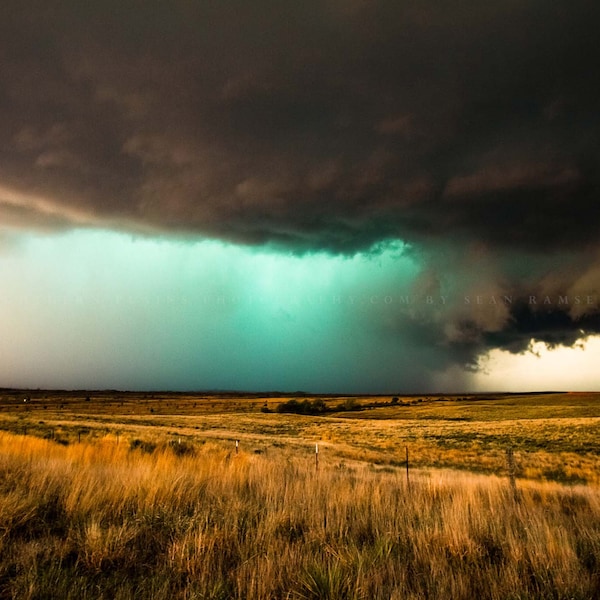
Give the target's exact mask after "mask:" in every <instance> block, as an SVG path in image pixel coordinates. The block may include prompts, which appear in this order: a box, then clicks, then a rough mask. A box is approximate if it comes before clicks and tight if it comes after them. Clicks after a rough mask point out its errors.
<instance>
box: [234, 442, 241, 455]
mask: <svg viewBox="0 0 600 600" xmlns="http://www.w3.org/2000/svg"><path fill="white" fill-rule="evenodd" d="M239 451H240V440H235V453H236V454H238V452H239Z"/></svg>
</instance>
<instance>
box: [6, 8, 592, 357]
mask: <svg viewBox="0 0 600 600" xmlns="http://www.w3.org/2000/svg"><path fill="white" fill-rule="evenodd" d="M0 11H1V16H2V19H0V59H1V70H0V135H1V136H2V139H1V142H2V143H1V145H0V217H1V218H2V219H3V220H4V221H5V222H9V223H11V224H13V225H14V226H19V227H27V226H35V227H39V226H44V227H64V226H68V224H69V223H72V224H73V225H74V226H82V225H94V224H98V225H103V226H106V225H108V226H111V225H112V226H115V227H120V228H129V229H135V230H141V231H148V232H156V233H161V232H174V233H185V234H196V233H197V234H199V235H201V236H208V237H215V238H221V239H225V240H231V241H235V242H241V243H246V244H251V245H260V244H273V245H275V246H279V247H284V248H288V249H292V250H296V251H312V250H327V251H332V252H343V253H352V252H355V251H358V250H366V249H368V248H369V247H371V246H372V245H373V244H376V243H378V242H381V241H383V240H386V239H394V238H401V239H403V240H405V241H408V242H409V243H411V244H413V246H414V247H415V248H418V249H421V250H423V251H424V252H426V254H427V256H428V257H429V265H430V267H431V268H433V269H436V264H437V261H439V260H440V254H439V252H436V249H437V248H439V245H440V240H441V239H445V240H446V241H445V242H444V243H445V244H446V245H447V244H448V242H447V239H448V238H449V237H451V238H452V239H451V243H450V245H454V247H455V248H456V247H460V248H462V249H464V250H465V252H466V251H468V250H469V249H470V248H472V247H473V245H474V244H475V245H479V247H483V248H486V251H487V252H490V253H491V255H492V256H502V255H503V254H504V253H506V252H512V253H515V252H516V253H522V256H525V257H527V259H526V260H529V259H531V261H532V263H531V264H532V265H533V266H531V267H530V268H529V274H528V276H529V278H530V281H531V282H532V285H538V283H539V282H541V281H542V280H543V278H544V276H545V275H546V271H544V270H539V269H536V268H535V258H534V257H535V256H536V255H539V254H547V253H554V254H557V253H560V252H568V253H570V256H571V257H574V258H573V260H574V262H575V263H577V258H578V257H579V258H580V259H581V262H582V263H583V264H585V265H587V266H588V267H589V268H591V266H590V264H591V263H590V259H589V252H590V250H591V249H592V248H595V247H596V245H597V238H598V233H599V225H600V203H599V202H598V192H599V190H600V182H599V175H598V173H599V172H600V170H599V166H600V165H599V153H598V139H599V135H600V123H599V118H600V117H599V113H598V106H599V100H600V91H599V88H598V83H597V78H596V77H595V76H594V74H595V72H596V70H597V59H596V56H597V45H598V43H597V31H596V24H597V23H598V22H599V17H600V7H599V5H598V4H597V3H592V2H589V1H580V2H577V1H576V2H570V3H568V4H567V3H563V2H545V1H544V2H542V1H534V0H525V1H512V0H501V1H499V2H492V3H482V2H475V1H468V2H446V1H439V2H435V3H423V2H416V1H414V2H397V1H391V0H390V1H385V0H379V1H374V2H365V1H363V0H346V1H343V0H325V1H319V2H310V1H309V2H282V1H277V2H275V1H267V0H258V1H256V2H251V3H249V2H245V1H244V2H242V1H238V2H236V1H227V0H223V1H219V2H216V1H215V2H212V1H207V2H187V1H186V2H184V1H183V0H181V1H178V0H173V1H171V2H134V3H124V4H123V3H120V2H119V3H117V2H108V1H105V2H94V3H80V2H56V3H41V2H39V3H38V2H32V1H29V2H18V3H17V2H6V3H3V5H2V8H1V9H0ZM425 249H427V250H425ZM458 254H460V253H458ZM532 257H533V258H532ZM464 262H465V259H464V257H461V256H458V255H457V257H456V259H455V262H454V264H450V265H448V268H450V269H453V268H455V269H456V270H457V273H459V274H460V273H462V272H463V267H464ZM491 263H493V264H497V265H500V264H501V261H500V260H499V261H494V260H491ZM495 275H496V279H495V280H494V281H496V283H497V282H498V281H501V282H502V285H503V286H505V287H508V288H510V286H511V285H517V283H518V282H516V281H515V280H514V279H511V274H510V272H508V271H507V270H506V269H503V268H501V267H500V266H498V267H497V268H496V269H495ZM592 279H593V280H590V281H588V282H587V283H588V287H590V286H591V287H592V288H594V286H596V285H597V284H598V281H597V280H596V279H594V278H592ZM574 283H575V280H574V275H573V273H572V272H567V273H565V275H564V278H563V279H562V280H561V281H560V282H558V283H557V286H558V288H561V287H562V288H566V287H570V286H572V285H573V284H574ZM519 285H520V284H519ZM561 314H562V315H563V317H564V319H566V320H563V321H560V319H559V321H560V323H562V325H561V326H560V327H562V330H563V331H564V332H565V333H564V336H565V337H564V338H563V339H564V340H565V342H567V343H568V342H570V340H571V337H570V335H571V334H570V333H569V332H572V331H576V328H577V325H576V324H575V322H574V321H573V320H572V319H570V320H569V317H568V313H567V312H566V311H565V310H562V312H561ZM457 319H458V317H457ZM460 319H462V316H461V317H460ZM460 319H458V320H457V321H456V323H455V325H456V327H455V329H457V328H458V329H460V327H459V326H458V324H459V323H461V322H463V321H461V320H460ZM522 321H523V322H525V321H527V317H526V316H523V315H517V314H512V315H506V316H505V321H504V322H503V324H502V327H500V330H501V331H503V332H505V333H506V336H505V337H506V339H508V338H510V339H512V337H516V338H519V339H522V340H526V337H527V336H528V335H530V334H532V335H533V334H536V335H537V334H539V335H540V336H541V337H544V334H543V332H542V330H543V331H546V329H545V328H544V327H541V328H540V327H538V328H537V329H536V328H535V327H534V328H533V329H531V328H530V327H528V326H525V325H521V324H520V323H521V322H522ZM515 323H517V324H516V325H515ZM472 326H473V327H475V329H476V331H478V332H479V333H478V340H479V341H480V342H481V343H482V344H483V345H484V346H485V345H486V344H489V345H490V346H494V345H508V346H510V347H520V346H519V344H518V343H516V342H514V340H513V341H510V340H509V341H505V337H503V336H502V335H501V334H500V333H498V334H497V335H496V334H494V335H490V334H489V332H487V330H486V326H484V325H482V324H481V323H479V324H475V325H472ZM494 327H497V324H495V325H494ZM504 327H506V328H507V329H504ZM560 327H559V329H560ZM550 329H552V328H550ZM592 329H595V325H594V326H593V327H592ZM553 335H554V334H553ZM511 336H512V337H511ZM559 337H560V336H559ZM482 340H483V341H482ZM515 344H516V345H515ZM470 347H472V348H475V345H474V344H472V345H471V346H470Z"/></svg>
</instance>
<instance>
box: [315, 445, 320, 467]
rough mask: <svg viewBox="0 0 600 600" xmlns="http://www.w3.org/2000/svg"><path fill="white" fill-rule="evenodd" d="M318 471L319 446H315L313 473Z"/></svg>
mask: <svg viewBox="0 0 600 600" xmlns="http://www.w3.org/2000/svg"><path fill="white" fill-rule="evenodd" d="M318 470H319V444H315V471H318Z"/></svg>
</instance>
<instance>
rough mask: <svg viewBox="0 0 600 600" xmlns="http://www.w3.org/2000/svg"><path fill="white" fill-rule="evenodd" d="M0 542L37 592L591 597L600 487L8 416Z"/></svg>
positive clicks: (12, 571)
mask: <svg viewBox="0 0 600 600" xmlns="http://www.w3.org/2000/svg"><path fill="white" fill-rule="evenodd" d="M146 450H149V448H146ZM0 553H1V561H0V597H2V598H15V599H17V598H18V599H24V600H27V599H41V598H64V599H75V598H77V599H79V598H90V599H92V598H93V599H103V598H106V599H109V598H110V599H111V600H112V599H126V598H127V599H133V598H136V599H146V598H152V599H156V600H160V599H163V598H165V599H166V598H169V599H177V598H181V599H191V598H197V599H200V598H202V599H213V600H217V599H221V600H225V599H229V598H232V599H233V598H235V599H240V600H242V599H243V600H259V599H260V600H275V599H285V598H287V599H294V598H295V599H301V598H305V599H311V598H314V599H317V598H323V599H324V598H329V599H331V600H335V599H339V600H341V599H344V600H345V599H365V600H371V599H373V600H379V599H382V600H383V599H386V600H388V599H391V598H394V599H397V600H399V599H415V600H416V599H424V598H436V599H437V598H448V599H465V600H467V599H468V600H471V599H473V598H478V599H488V598H489V599H498V600H500V599H511V598H512V599H514V600H516V599H533V598H539V599H542V598H557V599H558V598H565V599H566V598H575V599H578V600H582V599H584V598H596V597H598V593H599V591H600V491H599V490H598V488H596V487H594V486H585V487H583V486H579V487H569V488H567V487H563V486H561V485H559V484H556V483H543V482H534V481H523V480H519V482H518V495H517V496H516V497H515V496H514V494H513V491H512V489H511V487H510V486H509V485H508V482H507V481H506V479H505V478H499V477H495V476H483V475H469V474H465V473H462V474H458V473H456V472H451V471H420V472H419V471H413V472H412V474H411V480H410V485H407V482H406V479H405V473H404V471H403V470H402V469H395V468H393V467H386V468H374V467H373V466H371V465H368V464H365V463H354V462H351V461H342V460H337V459H336V460H335V461H333V460H331V459H327V458H324V459H323V460H322V462H321V465H320V469H319V471H318V472H316V471H315V466H314V459H313V457H312V456H310V455H308V454H306V453H304V454H302V453H298V452H296V453H294V452H292V450H291V449H290V448H284V449H277V448H270V449H269V450H268V452H267V453H266V454H264V453H263V454H255V453H251V452H244V451H242V452H240V453H239V454H237V455H236V454H235V452H234V451H233V449H232V448H231V446H230V445H229V446H228V447H225V446H223V445H221V444H219V443H217V442H213V441H207V442H206V443H192V442H190V441H189V440H185V441H184V442H183V443H182V445H181V446H180V445H179V444H176V445H169V444H167V443H164V440H163V443H162V444H160V443H159V446H158V447H157V448H156V449H155V450H154V451H152V452H151V453H150V452H149V451H144V450H143V449H142V447H141V448H140V449H136V450H131V449H130V447H129V445H128V444H127V443H125V441H124V440H123V439H121V441H120V443H119V444H117V443H116V439H115V437H114V436H108V437H105V438H97V439H95V440H92V441H90V442H82V443H70V444H69V445H66V446H65V445H61V444H58V443H55V442H53V441H50V440H44V439H39V438H35V437H32V436H21V435H13V434H9V433H0Z"/></svg>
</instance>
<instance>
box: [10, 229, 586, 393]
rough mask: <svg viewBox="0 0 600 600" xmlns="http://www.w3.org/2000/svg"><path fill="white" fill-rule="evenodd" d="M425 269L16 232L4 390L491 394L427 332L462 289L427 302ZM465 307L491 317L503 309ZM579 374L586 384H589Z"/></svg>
mask: <svg viewBox="0 0 600 600" xmlns="http://www.w3.org/2000/svg"><path fill="white" fill-rule="evenodd" d="M5 242H7V238H6V237H5ZM422 267H423V265H421V264H420V263H419V260H418V258H417V255H416V254H415V253H413V252H411V249H410V248H408V247H406V246H404V245H403V244H401V243H395V244H388V245H387V246H386V247H385V248H383V249H379V250H378V251H377V252H374V253H363V254H356V255H354V256H352V257H344V256H331V255H329V254H326V253H315V254H305V255H301V256H297V255H293V254H290V253H282V252H277V251H273V250H271V251H268V250H266V249H250V248H245V247H241V246H235V245H232V244H223V243H221V242H217V241H196V242H192V241H179V240H176V239H169V238H166V237H163V238H149V237H140V236H137V237H136V236H131V235H127V234H123V233H115V232H111V231H102V230H79V231H70V232H65V233H62V234H44V235H40V234H35V235H33V234H18V235H16V234H13V235H12V236H11V237H10V243H8V242H7V243H5V244H4V248H3V251H2V252H1V253H0V277H1V280H2V282H3V293H2V295H1V297H0V308H1V314H2V319H1V320H0V353H1V355H2V357H3V360H2V363H1V364H0V381H2V383H3V385H6V386H22V387H42V388H45V387H53V388H117V389H173V390H191V389H240V390H284V391H294V390H305V391H315V392H339V391H348V392H389V393H400V392H402V391H435V390H440V389H446V390H463V389H486V388H487V389H490V386H496V388H495V389H498V387H497V386H499V385H502V382H499V381H498V380H497V379H494V378H493V377H488V378H487V379H489V380H486V376H485V375H482V374H479V375H476V374H475V375H474V374H473V373H472V372H469V371H466V370H464V369H463V368H462V367H457V366H452V361H451V360H450V359H449V358H448V356H447V353H448V351H447V347H446V346H445V345H444V342H443V339H442V338H441V337H440V336H439V335H437V336H436V335H431V333H428V332H431V330H432V325H433V329H434V330H435V329H438V328H439V329H441V328H443V327H444V323H447V322H448V321H449V319H450V316H451V315H452V314H453V312H454V311H456V310H457V307H461V308H462V309H463V310H466V309H465V307H464V301H465V300H464V294H463V295H462V296H461V297H459V296H458V294H459V293H460V292H462V291H464V290H457V289H451V286H446V287H447V290H446V291H445V292H444V293H443V294H430V293H429V292H430V291H431V290H430V289H428V288H427V286H430V285H431V282H429V281H428V277H427V276H425V277H424V276H423V271H422ZM465 289H466V288H465ZM442 291H443V290H442ZM483 297H484V298H486V301H487V300H488V299H489V298H488V297H487V296H483ZM490 297H491V296H490ZM470 299H471V301H472V302H473V303H476V301H477V300H476V295H471V296H470ZM407 301H408V302H409V303H408V304H407V303H406V302H407ZM467 309H468V311H470V312H473V311H477V310H479V311H480V312H482V311H483V314H486V315H488V316H489V315H490V311H492V312H493V313H494V314H495V313H496V312H497V310H498V309H497V307H491V308H490V307H489V306H483V307H476V306H475V307H474V306H468V307H467ZM492 358H493V361H492V364H494V365H496V367H498V370H500V371H502V372H503V373H505V372H506V369H507V368H510V370H511V373H512V376H513V377H514V378H515V381H518V387H520V388H523V387H528V386H529V387H534V388H535V387H536V386H538V387H548V385H545V384H547V383H550V382H551V381H552V376H551V374H549V373H548V372H544V371H543V364H544V362H543V361H542V360H541V359H537V361H538V362H537V368H538V369H540V373H542V372H544V378H543V379H542V378H535V377H529V379H528V380H524V379H523V374H522V373H521V372H520V370H519V362H518V361H517V362H513V363H510V361H509V362H507V360H506V358H502V357H500V358H499V357H498V356H493V357H492ZM498 360H500V363H498ZM522 360H524V358H523V357H522ZM488 364H489V363H488ZM523 364H528V365H529V367H528V368H529V369H530V368H531V363H530V362H527V363H525V362H524V363H523ZM498 365H499V366H498ZM507 365H508V366H507ZM586 368H587V370H588V371H589V366H588V367H586ZM589 377H590V373H587V374H586V377H584V378H583V379H582V380H581V381H580V382H579V383H580V387H583V388H586V387H589V385H592V383H593V379H592V380H590V379H589ZM518 387H517V389H518Z"/></svg>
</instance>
